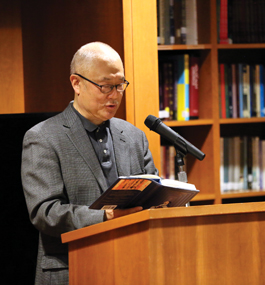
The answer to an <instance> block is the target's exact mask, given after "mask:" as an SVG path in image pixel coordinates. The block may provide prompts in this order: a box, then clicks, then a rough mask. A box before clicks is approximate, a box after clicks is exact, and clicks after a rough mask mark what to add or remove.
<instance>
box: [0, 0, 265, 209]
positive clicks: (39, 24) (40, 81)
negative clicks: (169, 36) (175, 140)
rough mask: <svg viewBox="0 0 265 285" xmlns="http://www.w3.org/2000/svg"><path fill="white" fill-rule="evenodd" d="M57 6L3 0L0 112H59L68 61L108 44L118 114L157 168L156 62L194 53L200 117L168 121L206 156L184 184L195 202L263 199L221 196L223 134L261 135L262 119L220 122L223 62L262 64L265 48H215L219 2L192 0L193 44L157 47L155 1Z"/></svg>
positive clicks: (192, 163)
mask: <svg viewBox="0 0 265 285" xmlns="http://www.w3.org/2000/svg"><path fill="white" fill-rule="evenodd" d="M61 4H62V3H61V2H60V1H58V2H50V1H46V2H45V4H44V2H42V3H40V2H38V3H36V1H33V0H27V1H19V0H14V1H7V0H6V1H1V4H0V5H1V6H0V8H1V9H0V19H1V24H2V27H5V28H6V29H3V33H0V51H1V52H0V67H1V68H0V70H1V71H0V73H1V76H0V86H1V88H2V92H1V94H0V98H1V102H3V103H2V104H1V106H0V113H2V114H7V113H28V112H29V113H32V112H57V111H62V110H63V109H64V108H65V107H66V105H67V104H68V102H69V101H70V100H72V98H73V92H72V89H71V86H70V84H69V80H68V78H69V63H70V60H71V58H72V55H73V54H74V52H75V51H76V50H77V49H78V48H79V47H80V46H81V45H82V44H85V43H87V42H90V41H95V40H98V41H103V42H106V43H108V44H110V45H111V46H113V47H114V48H115V49H116V50H117V51H118V52H119V53H120V54H121V56H122V58H123V60H124V64H125V74H126V79H127V80H128V81H129V82H130V87H129V88H128V89H127V90H126V94H125V98H124V101H123V103H122V105H121V108H120V110H119V113H118V114H117V116H118V117H121V118H124V119H126V120H128V121H129V122H131V123H133V124H134V125H136V126H137V127H139V128H140V129H142V130H143V131H144V132H145V133H146V134H147V138H148V140H149V143H150V149H151V151H152V153H153V156H154V160H155V163H156V165H157V167H158V168H160V138H159V136H158V135H157V134H155V133H154V132H151V131H150V130H149V129H148V128H147V127H146V126H145V125H144V120H145V118H146V117H147V116H148V115H150V114H152V115H154V116H158V111H159V86H158V59H159V56H161V55H163V54H168V53H169V54H182V53H192V52H196V53H197V54H198V55H199V58H200V61H199V65H200V71H199V72H200V73H199V76H200V80H199V113H200V116H199V119H198V120H192V121H185V122H180V121H167V122H166V124H167V125H168V126H170V127H172V128H173V129H174V130H176V131H177V132H178V133H179V134H180V135H182V136H183V137H184V138H186V139H187V140H189V141H190V142H191V143H193V144H194V145H195V146H197V147H198V148H200V149H201V150H202V151H203V152H204V153H206V158H205V159H204V160H203V161H196V160H195V159H193V158H192V157H187V159H188V162H187V168H188V180H189V182H190V183H194V184H195V185H196V187H197V188H198V189H199V190H200V191H201V193H200V194H199V195H197V196H196V197H195V199H194V202H193V203H194V204H220V203H224V202H226V201H228V200H232V201H234V202H236V201H240V199H241V198H243V199H245V200H246V199H249V200H251V199H252V198H253V199H255V197H257V200H258V199H262V198H265V192H264V193H263V192H258V193H256V192H249V193H247V194H246V193H236V194H233V195H231V196H229V194H221V192H220V136H222V135H224V134H228V133H233V131H234V130H236V129H238V128H239V126H242V127H241V128H240V129H242V133H243V134H244V133H245V134H247V133H248V132H250V130H254V131H255V132H256V133H255V134H256V135H259V136H261V135H262V133H264V127H265V119H261V118H251V119H220V118H219V98H218V92H219V90H218V84H219V74H218V64H219V62H220V60H222V61H225V62H229V61H230V59H229V58H231V57H233V58H234V59H236V60H237V61H239V60H240V59H241V58H242V57H243V56H244V57H247V58H249V59H251V60H256V59H257V58H262V54H263V52H264V49H265V43H246V44H219V43H218V41H217V36H218V34H217V13H216V8H217V7H216V0H197V19H198V44H197V45H179V44H178V45H157V7H156V1H151V0H148V1H140V0H114V1H107V0H103V1H101V3H100V4H99V3H98V2H97V1H85V2H82V8H81V9H80V5H81V4H80V5H79V6H78V5H75V4H74V3H73V2H71V1H70V2H69V3H68V2H67V3H63V5H61ZM102 7H104V9H102ZM110 11H111V13H110ZM146 11H148V13H147V12H146ZM28 19H31V21H28ZM14 27H16V29H14ZM91 27H93V28H91ZM32 39H34V41H32ZM49 43H52V44H49ZM62 47H63V48H62ZM261 61H263V62H264V59H262V60H261ZM253 126H254V128H253Z"/></svg>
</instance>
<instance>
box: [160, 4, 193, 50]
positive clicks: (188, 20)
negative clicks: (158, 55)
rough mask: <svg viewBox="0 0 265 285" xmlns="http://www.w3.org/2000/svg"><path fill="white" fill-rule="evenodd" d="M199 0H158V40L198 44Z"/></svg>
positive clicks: (166, 43)
mask: <svg viewBox="0 0 265 285" xmlns="http://www.w3.org/2000/svg"><path fill="white" fill-rule="evenodd" d="M197 22H198V21H197V0H157V26H158V27H157V33H158V34H157V39H158V40H157V42H158V44H162V45H169V44H191V45H196V44H198V27H197V25H198V23H197Z"/></svg>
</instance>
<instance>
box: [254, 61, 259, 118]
mask: <svg viewBox="0 0 265 285" xmlns="http://www.w3.org/2000/svg"><path fill="white" fill-rule="evenodd" d="M254 72H255V82H254V93H255V100H256V112H257V117H260V103H261V100H260V78H259V74H260V66H259V64H256V65H255V71H254Z"/></svg>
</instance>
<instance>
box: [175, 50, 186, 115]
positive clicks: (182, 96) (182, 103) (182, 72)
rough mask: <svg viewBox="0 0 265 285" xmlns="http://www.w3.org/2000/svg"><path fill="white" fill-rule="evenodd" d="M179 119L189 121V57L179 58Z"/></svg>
mask: <svg viewBox="0 0 265 285" xmlns="http://www.w3.org/2000/svg"><path fill="white" fill-rule="evenodd" d="M177 94H178V95H177V119H178V121H187V120H189V55H188V54H183V55H179V56H178V83H177Z"/></svg>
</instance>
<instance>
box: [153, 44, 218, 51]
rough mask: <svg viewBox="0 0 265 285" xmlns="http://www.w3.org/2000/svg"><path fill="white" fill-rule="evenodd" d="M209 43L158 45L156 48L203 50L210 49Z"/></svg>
mask: <svg viewBox="0 0 265 285" xmlns="http://www.w3.org/2000/svg"><path fill="white" fill-rule="evenodd" d="M211 48H212V45H211V44H200V45H158V48H157V49H158V50H198V49H199V50H200V49H201V50H204V49H211Z"/></svg>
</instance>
